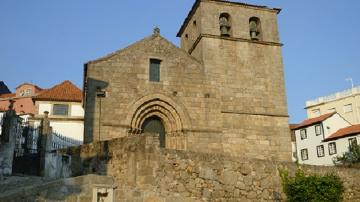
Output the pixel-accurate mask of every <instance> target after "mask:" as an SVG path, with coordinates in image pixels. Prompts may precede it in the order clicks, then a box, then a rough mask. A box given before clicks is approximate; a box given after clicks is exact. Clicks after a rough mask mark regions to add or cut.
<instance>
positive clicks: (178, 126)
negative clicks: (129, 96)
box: [126, 94, 189, 136]
mask: <svg viewBox="0 0 360 202" xmlns="http://www.w3.org/2000/svg"><path fill="white" fill-rule="evenodd" d="M129 109H130V110H129V113H128V116H127V118H126V121H127V124H129V126H130V130H129V133H131V134H136V133H141V126H142V124H143V123H144V121H145V120H146V119H147V118H149V117H152V116H157V117H159V118H160V119H161V121H162V123H163V125H164V127H165V131H166V135H168V136H172V135H174V134H179V133H181V131H183V130H184V129H185V128H188V126H189V125H188V120H189V119H188V116H187V114H186V113H185V112H184V110H183V107H182V106H181V105H179V104H178V103H176V102H174V101H173V100H172V99H170V98H168V97H166V96H164V95H162V94H153V95H148V96H144V97H142V98H140V99H139V100H137V101H136V102H135V103H132V104H131V106H130V107H129Z"/></svg>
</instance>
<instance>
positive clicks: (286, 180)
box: [279, 168, 344, 202]
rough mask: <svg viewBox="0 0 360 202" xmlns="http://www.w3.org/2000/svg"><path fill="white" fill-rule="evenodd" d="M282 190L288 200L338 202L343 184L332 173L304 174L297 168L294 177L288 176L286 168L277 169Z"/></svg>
mask: <svg viewBox="0 0 360 202" xmlns="http://www.w3.org/2000/svg"><path fill="white" fill-rule="evenodd" d="M279 174H280V177H281V182H282V186H283V191H284V193H285V194H286V196H287V200H288V201H289V202H339V201H341V199H342V194H343V192H344V186H343V182H342V181H341V179H340V178H339V177H338V176H337V175H336V174H334V173H327V174H325V175H309V176H306V175H305V173H304V171H303V170H301V169H300V168H298V169H297V171H296V173H295V177H290V176H289V173H288V171H287V170H284V169H279Z"/></svg>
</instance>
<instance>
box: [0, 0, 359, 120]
mask: <svg viewBox="0 0 360 202" xmlns="http://www.w3.org/2000/svg"><path fill="white" fill-rule="evenodd" d="M193 2H194V0H171V1H170V0H153V1H148V0H137V1H133V0H106V1H99V0H98V1H96V0H76V1H74V0H61V1H60V0H57V1H56V0H53V1H49V0H32V1H26V0H1V1H0V80H4V81H5V82H6V84H7V85H8V86H9V87H10V88H11V90H12V91H13V90H14V88H15V87H16V86H18V85H19V84H21V83H23V82H33V83H35V84H37V85H39V86H40V87H43V88H47V87H51V86H52V85H54V84H57V83H60V82H61V81H63V80H66V79H68V80H71V81H72V82H74V83H75V84H76V85H77V86H79V87H80V88H82V79H83V64H84V63H85V62H87V61H89V60H92V59H95V58H98V57H100V56H103V55H106V54H108V53H110V52H113V51H115V50H118V49H120V48H123V47H125V46H127V45H129V44H132V43H134V42H136V41H138V40H140V39H142V38H143V37H145V36H147V35H150V34H151V33H152V29H153V27H155V26H159V27H160V28H161V34H162V35H163V36H164V37H166V38H167V39H169V40H170V41H172V42H173V43H175V44H178V42H179V40H178V38H176V33H177V31H178V29H179V28H180V25H181V24H182V22H183V20H184V18H185V17H186V15H187V13H188V11H189V10H190V8H191V6H192V4H193ZM246 2H247V3H254V4H260V5H267V6H270V7H279V8H282V9H283V10H282V12H281V13H280V15H279V16H278V20H279V27H280V38H281V41H282V43H284V44H285V45H284V47H283V59H284V69H285V79H286V92H287V98H288V105H289V115H290V122H299V121H301V120H303V119H305V118H306V113H305V110H304V109H303V107H304V104H305V101H306V100H309V99H313V98H316V97H318V96H323V95H327V94H330V93H333V92H336V91H339V90H344V89H347V88H350V83H349V82H348V81H345V78H347V77H352V78H353V81H354V84H355V85H360V26H359V25H360V23H359V21H358V20H360V12H359V10H360V1H358V0H347V1H340V0H337V1H336V0H316V1H310V0H302V1H290V0H278V1H265V0H262V1H261V0H247V1H246Z"/></svg>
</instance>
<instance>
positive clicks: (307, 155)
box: [300, 149, 309, 161]
mask: <svg viewBox="0 0 360 202" xmlns="http://www.w3.org/2000/svg"><path fill="white" fill-rule="evenodd" d="M300 154H301V160H303V161H306V160H309V152H308V149H301V150H300ZM305 154H306V156H305ZM304 157H306V158H304Z"/></svg>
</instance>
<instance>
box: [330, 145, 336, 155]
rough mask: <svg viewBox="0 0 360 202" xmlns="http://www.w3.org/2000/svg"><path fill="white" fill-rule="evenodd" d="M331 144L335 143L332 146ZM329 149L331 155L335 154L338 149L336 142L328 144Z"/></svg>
mask: <svg viewBox="0 0 360 202" xmlns="http://www.w3.org/2000/svg"><path fill="white" fill-rule="evenodd" d="M330 145H334V147H332V146H330ZM330 148H334V149H333V150H334V152H331V149H330ZM328 150H329V155H334V154H337V149H336V142H330V143H329V144H328Z"/></svg>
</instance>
